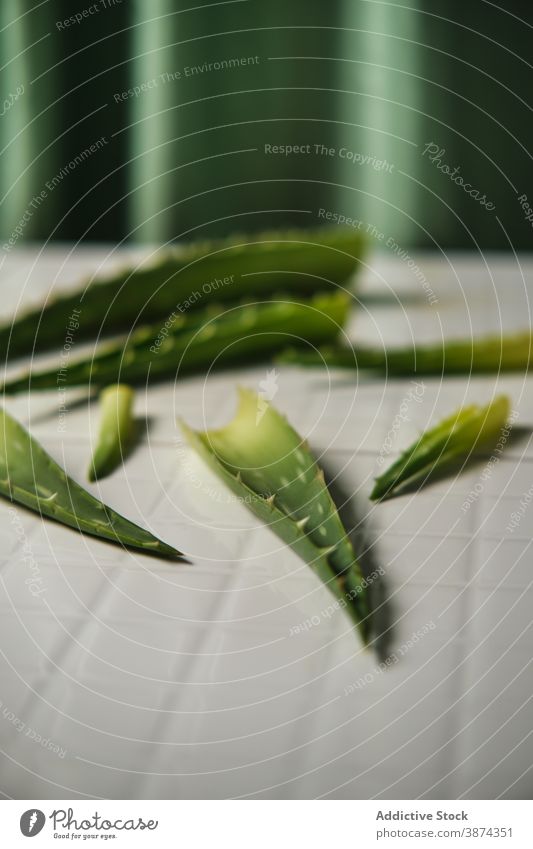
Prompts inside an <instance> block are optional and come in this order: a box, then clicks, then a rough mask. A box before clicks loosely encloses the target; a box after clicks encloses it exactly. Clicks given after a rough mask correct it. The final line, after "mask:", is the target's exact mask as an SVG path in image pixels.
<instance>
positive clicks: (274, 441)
mask: <svg viewBox="0 0 533 849" xmlns="http://www.w3.org/2000/svg"><path fill="white" fill-rule="evenodd" d="M181 426H182V429H183V433H184V434H185V437H186V439H187V441H188V442H189V443H190V445H192V447H193V448H194V449H195V450H196V451H197V452H198V453H199V454H200V455H201V456H202V457H203V459H204V460H205V461H206V462H207V464H208V465H209V466H210V467H211V468H212V469H213V470H214V471H215V472H216V473H217V474H218V475H219V476H220V477H221V478H222V480H223V481H224V482H225V483H226V484H227V485H228V486H229V487H230V489H231V490H232V491H233V492H234V493H235V494H236V495H238V496H239V497H241V498H242V501H243V503H244V504H246V505H247V507H248V508H249V509H250V510H251V511H252V512H253V513H254V514H255V515H256V516H257V517H258V518H259V519H261V521H263V522H265V524H267V525H268V526H269V528H270V529H271V530H272V531H274V533H275V534H277V535H278V536H279V537H280V538H281V539H282V540H283V541H284V542H285V543H287V544H288V545H289V546H291V548H293V549H294V551H296V553H297V554H298V555H299V556H300V557H301V558H302V559H303V560H304V561H305V562H307V563H308V564H309V566H311V568H312V569H313V571H314V572H315V573H316V574H317V575H318V576H319V578H321V580H322V581H323V582H324V583H325V584H327V586H328V587H329V588H330V590H331V591H332V592H333V594H334V595H335V596H336V597H337V599H338V600H339V602H340V606H342V607H344V608H345V609H346V611H347V612H348V613H349V614H350V616H351V618H352V620H353V621H354V622H355V624H356V626H357V628H358V629H359V631H360V633H361V635H362V637H363V640H364V641H365V643H366V642H367V641H368V639H369V634H370V611H369V605H368V597H367V594H366V583H365V581H364V578H363V574H362V572H361V568H360V565H359V563H358V561H357V558H356V555H355V552H354V549H353V546H352V543H351V542H350V540H349V538H348V535H347V533H346V530H345V528H344V527H343V524H342V522H341V519H340V517H339V514H338V512H337V508H336V506H335V504H334V502H333V499H332V497H331V495H330V493H329V490H328V488H327V486H326V484H325V482H324V474H323V472H322V470H321V469H320V468H319V467H318V466H317V463H316V461H315V459H314V457H313V456H312V454H311V452H310V450H309V448H308V446H307V443H306V442H305V441H304V440H302V439H301V438H300V437H299V436H298V434H297V433H296V431H295V430H294V429H293V428H292V427H291V425H290V424H289V423H288V422H287V420H286V419H285V418H284V417H283V416H282V415H281V414H280V413H279V412H278V411H277V410H276V409H275V408H274V407H273V406H272V405H271V404H270V403H268V402H267V401H266V400H264V399H263V398H262V397H260V396H259V395H257V394H256V393H255V392H252V391H250V390H246V389H241V390H240V391H239V405H238V409H237V413H236V415H235V418H234V419H233V420H232V421H231V422H230V423H229V424H228V425H227V426H226V427H224V428H222V429H220V430H211V431H204V432H199V431H194V430H191V429H190V428H189V427H187V425H186V424H184V423H181Z"/></svg>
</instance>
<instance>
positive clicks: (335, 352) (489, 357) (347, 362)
mask: <svg viewBox="0 0 533 849" xmlns="http://www.w3.org/2000/svg"><path fill="white" fill-rule="evenodd" d="M277 361H278V362H279V363H286V364H294V365H302V366H327V367H329V368H351V369H372V370H375V371H379V372H382V373H384V374H388V375H390V376H409V375H418V376H419V377H422V376H429V375H441V374H484V373H485V374H491V373H497V372H504V371H527V370H529V369H530V368H532V367H533V337H532V336H531V333H529V332H525V333H518V334H516V335H514V336H488V337H486V338H483V339H472V340H466V339H465V340H456V341H450V342H444V343H440V344H438V345H417V346H414V347H409V348H389V349H385V348H371V347H358V346H357V345H356V346H355V347H353V348H346V347H341V346H338V347H324V348H320V349H319V350H318V351H306V350H298V349H292V348H288V349H287V350H285V351H283V352H282V353H281V354H280V355H279V357H278V358H277Z"/></svg>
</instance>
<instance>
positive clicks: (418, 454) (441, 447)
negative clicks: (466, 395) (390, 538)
mask: <svg viewBox="0 0 533 849" xmlns="http://www.w3.org/2000/svg"><path fill="white" fill-rule="evenodd" d="M509 412H510V402H509V398H507V397H506V396H505V395H501V396H499V397H498V398H495V399H494V400H493V401H491V402H490V404H487V405H486V406H485V407H480V406H478V405H477V404H472V405H470V406H468V407H463V408H461V409H460V410H458V411H457V412H455V413H453V415H451V416H449V417H448V418H446V419H444V421H442V422H441V423H440V424H438V425H437V426H436V427H434V428H431V429H430V430H427V431H425V432H424V433H422V434H421V436H420V437H419V439H418V440H417V441H416V442H415V443H414V444H413V445H411V446H410V447H409V448H408V449H407V450H406V451H404V452H403V453H402V454H401V456H400V457H399V458H398V459H397V460H396V461H395V462H394V463H393V464H392V465H391V466H390V467H389V468H388V469H387V470H386V471H385V472H384V473H383V474H382V475H380V476H379V477H378V478H376V481H375V486H374V489H373V490H372V493H371V495H370V498H371V499H372V500H373V501H376V500H382V501H383V500H385V499H387V498H391V497H392V496H394V495H397V494H400V492H401V491H402V489H404V488H413V487H415V486H417V485H418V484H421V485H422V484H424V483H425V482H426V481H429V480H430V479H431V478H432V477H435V476H437V475H440V474H441V473H448V472H450V471H452V470H453V469H457V468H458V467H459V468H460V467H462V466H463V464H464V463H465V462H466V461H467V460H468V459H470V458H471V457H472V455H473V454H474V453H479V452H481V451H484V450H486V449H491V448H494V446H495V445H496V443H497V442H498V439H499V438H500V437H501V435H502V431H503V428H504V427H505V425H506V422H507V420H508V418H509Z"/></svg>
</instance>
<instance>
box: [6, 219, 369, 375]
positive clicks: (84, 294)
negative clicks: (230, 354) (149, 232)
mask: <svg viewBox="0 0 533 849" xmlns="http://www.w3.org/2000/svg"><path fill="white" fill-rule="evenodd" d="M363 248H364V240H363V239H362V237H361V235H360V234H359V233H357V232H355V231H354V230H345V229H343V228H320V229H317V230H307V231H306V230H286V231H278V232H276V231H272V232H265V233H258V234H254V235H244V234H242V235H237V234H236V235H234V236H231V237H230V238H227V239H218V240H213V241H200V242H193V243H191V244H189V245H184V246H183V245H178V246H176V247H170V248H162V249H161V250H160V251H159V252H158V254H157V255H156V257H155V259H154V261H153V262H152V263H150V264H147V263H145V264H144V265H141V267H137V266H129V267H126V268H123V269H121V270H120V271H118V272H117V273H115V274H112V275H110V276H109V277H107V278H105V279H102V280H94V281H87V280H84V281H82V283H81V285H80V288H79V289H78V291H76V292H72V293H70V292H69V293H68V294H66V295H59V296H57V297H55V298H50V299H49V300H48V301H47V303H46V304H44V305H43V306H42V308H37V309H33V310H31V311H29V312H27V313H25V314H23V315H21V316H20V317H17V318H15V320H14V321H12V322H6V323H5V324H3V325H1V326H0V354H1V356H2V358H3V359H6V358H7V357H8V356H9V357H16V356H23V355H29V354H32V353H34V352H35V351H40V350H44V349H46V348H54V347H55V348H56V349H60V348H62V347H63V345H64V343H65V338H66V336H67V335H69V336H72V337H73V338H74V340H75V341H76V342H78V341H81V340H82V339H95V338H97V337H99V336H102V335H104V334H110V333H118V332H122V331H124V332H129V331H130V330H131V328H132V327H134V326H136V325H144V324H149V323H151V322H156V321H159V322H160V323H163V322H164V321H165V320H166V318H167V316H169V315H170V314H171V313H172V312H174V311H179V310H180V308H185V309H186V310H193V311H194V310H196V309H202V308H205V307H206V306H207V305H208V304H210V303H213V302H214V303H218V302H226V301H238V300H240V299H246V300H248V301H255V300H261V299H263V298H264V299H269V297H270V295H271V293H272V292H274V291H281V290H283V291H284V292H289V293H291V292H292V293H293V294H295V295H300V296H302V297H306V296H307V295H309V294H312V293H313V292H316V291H320V290H322V289H326V288H328V287H331V288H334V287H335V285H336V284H338V283H343V282H344V281H345V280H346V279H347V278H348V277H349V276H350V275H351V274H352V272H353V271H354V270H355V269H356V267H357V265H358V262H359V259H360V258H361V255H362V253H363Z"/></svg>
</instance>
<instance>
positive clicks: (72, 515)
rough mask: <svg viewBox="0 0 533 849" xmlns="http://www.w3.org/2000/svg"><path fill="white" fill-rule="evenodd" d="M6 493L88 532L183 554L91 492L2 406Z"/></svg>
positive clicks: (0, 443) (0, 448)
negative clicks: (75, 479)
mask: <svg viewBox="0 0 533 849" xmlns="http://www.w3.org/2000/svg"><path fill="white" fill-rule="evenodd" d="M0 495H2V496H4V497H5V498H8V499H9V500H10V501H14V502H17V503H18V504H23V505H24V506H25V507H28V508H29V509H30V510H34V511H35V512H36V513H39V514H40V515H41V516H46V517H47V518H49V519H55V521H57V522H61V524H63V525H68V526H69V527H71V528H75V529H76V530H78V531H81V532H82V533H84V534H89V535H91V536H95V537H99V538H100V539H104V540H109V541H110V542H113V543H117V544H119V545H122V546H128V547H131V548H138V549H140V550H141V551H143V552H145V553H147V554H157V555H159V556H161V557H172V558H174V557H178V556H180V552H179V551H177V550H176V549H175V548H172V546H170V545H167V544H166V543H164V542H161V540H159V539H157V537H154V536H153V535H152V534H151V533H149V532H148V531H146V530H144V529H143V528H140V527H138V526H137V525H135V524H134V523H133V522H130V521H129V520H128V519H125V518H124V517H123V516H120V515H119V514H118V513H116V512H115V511H114V510H112V509H111V508H110V507H108V506H107V505H105V504H103V503H102V502H101V501H98V499H97V498H94V497H93V496H92V495H90V494H89V493H88V492H86V491H85V490H84V489H83V488H82V487H81V486H80V485H79V484H77V483H76V482H75V481H74V480H72V478H70V477H68V475H67V474H65V472H64V471H63V469H62V468H61V467H60V466H58V464H57V463H56V462H55V460H53V459H52V458H51V457H50V455H49V454H47V453H46V451H45V450H44V449H43V448H42V447H41V445H39V443H38V442H37V440H35V439H33V437H32V436H30V434H29V433H28V432H27V431H26V430H25V429H24V428H23V427H22V425H20V424H19V423H18V422H17V421H16V420H15V419H13V418H12V417H11V416H10V415H8V413H6V412H5V410H2V409H1V408H0Z"/></svg>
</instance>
